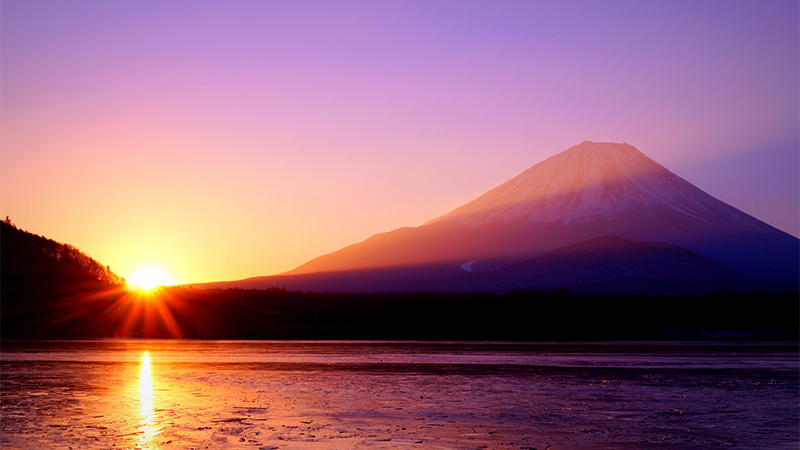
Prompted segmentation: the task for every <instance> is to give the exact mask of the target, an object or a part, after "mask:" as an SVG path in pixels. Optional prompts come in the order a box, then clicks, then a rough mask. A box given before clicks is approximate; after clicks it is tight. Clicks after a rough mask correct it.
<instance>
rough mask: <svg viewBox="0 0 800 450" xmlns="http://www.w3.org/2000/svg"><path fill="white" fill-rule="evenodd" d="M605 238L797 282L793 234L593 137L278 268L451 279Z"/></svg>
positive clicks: (798, 251)
mask: <svg viewBox="0 0 800 450" xmlns="http://www.w3.org/2000/svg"><path fill="white" fill-rule="evenodd" d="M602 236H617V237H620V238H625V239H629V240H633V241H644V242H657V243H668V244H673V245H677V246H680V247H683V248H685V249H688V250H690V251H692V252H695V253H697V254H699V255H702V256H704V257H706V258H709V259H710V260H713V261H715V262H717V263H721V264H723V265H725V266H728V267H730V268H732V269H734V270H736V271H738V272H741V273H742V274H745V275H747V276H750V277H753V278H756V279H759V280H764V281H768V282H774V283H784V284H788V285H791V286H797V285H798V284H799V282H798V277H800V275H799V274H800V267H799V265H798V261H799V260H800V241H798V239H797V238H795V237H793V236H791V235H789V234H787V233H785V232H783V231H780V230H778V229H776V228H774V227H772V226H770V225H768V224H766V223H764V222H762V221H760V220H758V219H756V218H754V217H752V216H750V215H748V214H746V213H744V212H742V211H739V210H738V209H736V208H734V207H732V206H730V205H728V204H726V203H723V202H721V201H719V200H717V199H716V198H714V197H712V196H710V195H708V194H706V193H705V192H703V191H702V190H700V189H698V188H697V187H695V186H693V185H692V184H691V183H689V182H687V181H686V180H684V179H682V178H681V177H679V176H677V175H675V174H674V173H672V172H670V171H669V170H667V169H666V168H664V167H663V166H661V165H660V164H658V163H656V162H655V161H653V160H652V159H650V158H648V157H647V156H645V155H644V154H642V153H641V152H640V151H639V150H637V149H636V148H634V147H633V146H631V145H628V144H616V143H594V142H583V143H581V144H579V145H576V146H574V147H572V148H569V149H568V150H566V151H564V152H562V153H560V154H557V155H555V156H553V157H551V158H548V159H546V160H545V161H542V162H540V163H539V164H536V165H535V166H533V167H531V168H529V169H528V170H526V171H524V172H522V173H521V174H519V175H517V176H516V177H514V178H512V179H510V180H509V181H507V182H505V183H503V184H501V185H500V186H497V187H496V188H494V189H492V190H490V191H488V192H486V193H485V194H483V195H481V196H479V197H478V198H476V199H475V200H472V201H470V202H468V203H466V204H464V205H462V206H460V207H458V208H455V209H454V210H452V211H450V212H448V213H446V214H443V215H441V216H439V217H436V218H434V219H432V220H430V221H428V222H426V223H424V224H422V225H420V226H418V227H404V228H400V229H397V230H394V231H391V232H388V233H381V234H376V235H374V236H372V237H370V238H368V239H366V240H365V241H363V242H360V243H357V244H354V245H350V246H348V247H345V248H343V249H341V250H338V251H336V252H333V253H330V254H327V255H323V256H320V257H318V258H315V259H313V260H311V261H309V262H307V263H305V264H303V265H301V266H299V267H298V268H296V269H294V270H291V271H289V272H286V273H284V274H281V275H282V276H296V275H304V274H319V273H328V272H339V273H341V272H347V271H363V270H372V271H374V270H376V269H381V270H383V271H384V273H386V272H385V271H386V270H389V269H392V268H395V269H399V268H404V270H406V271H408V270H412V269H411V268H417V269H414V270H417V271H418V272H419V274H418V275H415V276H414V277H412V278H419V277H420V276H421V274H422V273H424V274H426V276H425V277H436V276H451V275H453V274H454V273H457V272H458V271H467V272H473V271H474V272H480V271H485V270H495V269H499V268H503V267H508V266H510V265H512V264H515V263H518V262H521V261H525V260H528V259H531V258H534V257H536V256H538V255H541V254H543V253H545V252H549V251H552V250H555V249H558V248H561V247H565V246H568V245H572V244H576V243H579V242H582V241H586V240H589V239H593V238H598V237H602ZM425 277H423V278H425ZM269 278H270V277H264V278H263V280H261V281H262V282H263V283H269ZM259 279H260V278H259ZM251 281H255V279H253V280H251Z"/></svg>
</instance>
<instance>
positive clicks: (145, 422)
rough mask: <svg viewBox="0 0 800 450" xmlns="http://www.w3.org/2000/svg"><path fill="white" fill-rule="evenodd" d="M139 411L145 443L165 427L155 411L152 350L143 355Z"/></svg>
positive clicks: (140, 425) (142, 437) (142, 438)
mask: <svg viewBox="0 0 800 450" xmlns="http://www.w3.org/2000/svg"><path fill="white" fill-rule="evenodd" d="M139 413H140V414H141V416H142V419H141V420H140V421H139V429H140V430H141V435H140V437H141V440H142V441H143V442H144V443H147V442H148V441H150V440H151V439H152V438H153V437H155V436H158V435H159V434H161V432H162V431H163V429H164V427H160V426H159V425H158V422H157V417H156V414H155V411H154V410H153V379H152V378H151V376H150V352H148V351H146V350H145V352H144V356H142V372H141V374H140V376H139Z"/></svg>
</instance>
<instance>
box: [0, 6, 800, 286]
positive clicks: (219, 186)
mask: <svg viewBox="0 0 800 450" xmlns="http://www.w3.org/2000/svg"><path fill="white" fill-rule="evenodd" d="M1 8H2V9H1V10H0V16H1V19H2V27H1V28H0V33H2V34H1V35H0V38H1V40H0V44H1V45H2V48H1V52H0V58H2V60H1V61H0V63H2V66H1V67H0V69H1V72H0V76H1V78H0V83H1V85H0V88H1V91H0V95H1V97H0V119H1V120H2V122H0V125H1V127H2V128H1V130H0V131H1V132H2V135H1V136H0V138H1V139H2V141H1V144H2V154H1V155H0V157H1V159H0V187H2V190H1V193H2V196H1V197H0V215H2V216H3V217H5V216H6V215H9V216H11V219H12V220H13V221H14V222H15V223H17V224H18V225H19V226H20V227H22V228H24V229H28V230H29V231H32V232H35V233H38V234H42V235H45V236H47V237H50V238H53V239H56V240H58V241H62V242H67V243H70V244H72V245H75V246H77V247H78V248H80V249H81V250H83V251H85V252H87V253H89V254H90V255H91V256H92V257H94V258H96V259H98V260H99V261H101V262H103V263H104V264H109V265H111V268H112V270H115V271H117V272H118V273H120V274H122V275H123V276H129V274H130V273H131V272H132V271H135V270H137V269H138V268H140V267H142V266H144V265H147V264H150V265H157V266H160V267H162V268H163V269H164V270H165V271H167V272H169V273H170V274H171V275H172V277H173V278H174V279H175V281H177V282H201V281H212V280H223V279H237V278H244V277H248V276H257V275H267V274H271V273H277V272H281V271H285V270H289V269H291V268H294V267H295V266H297V265H299V264H301V263H303V262H305V261H307V260H309V259H311V258H313V257H315V256H318V255H320V254H323V253H328V252H331V251H334V250H337V249H339V248H341V247H343V246H345V245H348V244H351V243H354V242H358V241H361V240H363V239H365V238H367V237H368V236H370V235H372V234H374V233H378V232H383V231H389V230H391V229H395V228H398V227H401V226H413V225H418V224H420V223H422V222H424V221H426V220H428V219H431V218H433V217H435V216H438V215H440V214H442V213H444V212H446V211H448V210H450V209H452V208H454V207H456V206H458V205H460V204H462V203H464V202H466V201H468V200H471V199H472V198H474V197H476V196H478V195H480V194H481V193H483V192H485V191H486V190H488V189H490V188H492V187H494V186H496V185H498V184H500V183H502V182H503V181H505V180H507V179H509V178H511V177H512V176H514V175H516V174H518V173H519V172H522V171H523V170H525V169H527V168H528V167H530V166H532V165H534V164H536V163H537V162H539V161H541V160H543V159H545V158H547V157H549V156H552V155H554V154H556V153H559V152H561V151H563V150H565V149H567V148H568V147H571V146H573V145H576V144H578V143H580V142H582V141H585V140H592V141H612V142H627V143H629V144H631V145H634V146H636V147H637V148H638V149H639V150H641V151H642V152H643V153H645V154H646V155H648V156H650V157H651V158H653V159H655V160H656V161H658V162H660V163H661V164H663V165H664V166H666V167H667V168H669V169H670V170H672V171H673V172H675V173H677V174H678V175H680V176H682V177H684V178H686V179H687V180H688V181H690V182H691V183H693V184H695V185H697V186H698V187H700V188H701V189H704V190H706V191H707V192H708V193H710V194H711V195H714V196H715V197H717V198H719V199H721V200H723V201H725V202H727V203H730V204H731V205H733V206H735V207H737V208H739V209H741V210H743V211H744V212H747V213H749V214H752V215H754V216H755V217H757V218H759V219H761V220H764V221H765V222H767V223H769V224H771V225H774V226H776V227H778V228H780V229H782V230H784V231H786V232H789V233H791V234H793V235H795V236H797V235H798V234H800V206H799V205H800V181H799V180H800V175H799V173H800V137H799V134H800V89H799V88H798V86H799V85H800V30H799V28H800V26H799V25H798V24H799V23H800V10H799V9H800V8H799V7H798V2H797V1H786V2H782V1H747V2H741V1H728V0H726V1H688V2H681V1H672V0H670V1H664V2H657V1H646V2H641V1H631V2H627V1H608V2H589V1H581V2H544V1H522V2H513V1H504V2H495V1H492V2H467V1H452V2H449V1H420V2H412V1H402V2H389V1H365V2H342V1H321V2H302V1H301V2H288V1H287V2H277V1H216V2H201V1H186V2H180V1H157V2H155V1H135V2H134V1H68V2H59V1H47V2H38V1H30V0H25V1H9V0H3V1H2V4H1Z"/></svg>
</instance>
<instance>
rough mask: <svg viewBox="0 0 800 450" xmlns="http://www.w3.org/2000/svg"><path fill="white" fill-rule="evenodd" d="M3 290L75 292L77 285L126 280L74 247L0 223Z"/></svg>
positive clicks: (112, 283)
mask: <svg viewBox="0 0 800 450" xmlns="http://www.w3.org/2000/svg"><path fill="white" fill-rule="evenodd" d="M0 232H2V234H0V242H2V246H1V247H0V250H1V251H2V258H1V259H0V264H2V269H1V270H2V284H3V290H4V291H8V290H9V289H10V288H13V287H17V286H19V287H20V288H22V287H23V286H24V287H25V289H33V290H35V291H59V290H65V291H68V290H74V289H75V287H76V285H78V284H86V283H100V284H107V285H121V284H125V279H124V278H122V277H121V276H119V275H117V274H115V273H114V272H112V271H111V268H110V267H108V266H103V265H102V264H100V263H99V262H97V261H95V260H94V259H92V258H91V257H89V256H88V255H86V254H85V253H83V252H81V251H80V250H78V249H77V248H75V247H73V246H71V245H68V244H62V243H59V242H56V241H54V240H52V239H47V238H45V237H42V236H39V235H36V234H32V233H28V232H27V231H23V230H20V229H19V228H17V227H16V226H14V224H13V223H11V220H10V219H9V218H8V217H6V219H5V220H4V221H2V222H0Z"/></svg>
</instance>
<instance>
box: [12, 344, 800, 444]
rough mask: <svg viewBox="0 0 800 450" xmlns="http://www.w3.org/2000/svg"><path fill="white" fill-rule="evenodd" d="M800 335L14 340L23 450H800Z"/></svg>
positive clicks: (15, 432)
mask: <svg viewBox="0 0 800 450" xmlns="http://www.w3.org/2000/svg"><path fill="white" fill-rule="evenodd" d="M799 383H800V357H799V356H798V345H797V344H796V343H591V344H587V343H546V344H520V343H448V342H433V343H420V342H401V343H397V342H263V341H140V340H130V341H125V340H106V341H35V342H34V341H25V342H22V341H17V342H14V341H4V342H3V343H2V392H1V394H2V395H1V396H0V399H1V400H2V416H1V417H0V419H1V422H0V423H1V424H2V428H1V429H0V431H1V434H2V437H1V438H0V439H2V441H0V447H2V448H3V450H10V449H42V448H53V449H75V450H77V449H112V448H124V449H132V448H141V449H164V450H168V449H223V448H224V449H262V450H263V449H339V450H345V449H405V448H412V449H414V448H418V449H484V448H485V449H540V450H542V449H547V448H550V449H552V450H556V449H584V448H604V449H612V448H613V449H651V448H652V449H678V448H680V449H684V448H685V449H692V448H706V447H724V448H725V447H736V448H745V449H750V448H760V449H767V448H769V449H797V448H798V445H799V444H800V391H799V390H798V389H799V386H798V384H799Z"/></svg>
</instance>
